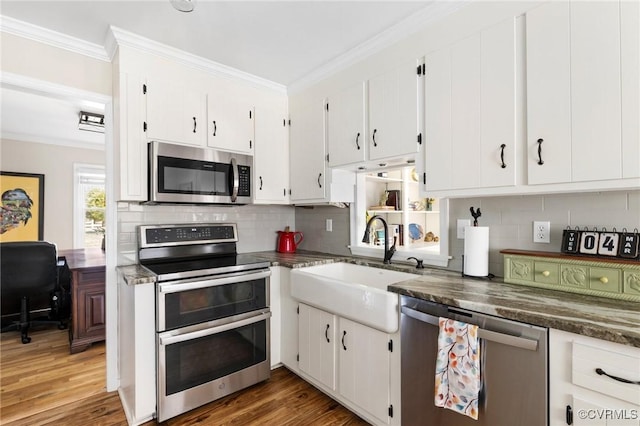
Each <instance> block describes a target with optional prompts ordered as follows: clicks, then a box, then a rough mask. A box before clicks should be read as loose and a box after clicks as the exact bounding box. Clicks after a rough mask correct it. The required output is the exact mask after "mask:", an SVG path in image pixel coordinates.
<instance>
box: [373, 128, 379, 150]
mask: <svg viewBox="0 0 640 426" xmlns="http://www.w3.org/2000/svg"><path fill="white" fill-rule="evenodd" d="M377 131H378V129H373V136H372V138H373V146H378V144H377V143H376V132H377Z"/></svg>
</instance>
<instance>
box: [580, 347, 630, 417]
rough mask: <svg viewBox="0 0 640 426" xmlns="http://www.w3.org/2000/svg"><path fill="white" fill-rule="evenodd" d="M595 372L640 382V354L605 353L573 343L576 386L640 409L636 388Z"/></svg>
mask: <svg viewBox="0 0 640 426" xmlns="http://www.w3.org/2000/svg"><path fill="white" fill-rule="evenodd" d="M616 346H617V345H616ZM624 349H628V348H624ZM596 369H601V370H603V371H604V372H605V373H607V374H609V375H611V376H615V377H619V378H623V379H626V380H632V381H637V380H640V354H639V353H637V351H636V353H633V354H632V353H631V351H629V350H626V351H623V350H616V349H614V348H612V349H608V348H607V349H604V348H599V347H595V346H590V345H585V344H582V343H578V342H573V345H572V359H571V381H572V383H573V384H575V385H577V386H581V387H583V388H586V389H589V390H592V391H594V392H599V393H601V394H604V395H608V396H611V397H613V398H617V399H620V400H623V401H627V402H630V403H632V404H634V405H638V406H640V392H639V391H638V385H637V384H631V383H623V382H620V381H618V380H615V379H613V378H611V377H608V376H606V375H604V374H602V375H600V374H598V373H596Z"/></svg>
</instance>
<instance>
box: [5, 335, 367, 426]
mask: <svg viewBox="0 0 640 426" xmlns="http://www.w3.org/2000/svg"><path fill="white" fill-rule="evenodd" d="M67 333H68V331H67V330H57V329H55V328H49V329H42V330H37V329H36V330H34V331H32V332H31V333H29V335H30V336H32V338H33V339H32V341H31V343H29V344H27V345H23V344H22V343H21V342H20V334H19V333H14V332H9V333H2V335H1V339H0V388H1V390H0V424H2V425H4V426H18V425H20V426H22V425H52V426H53V425H65V426H85V425H104V426H120V425H123V426H125V425H127V420H126V417H125V414H124V411H123V409H122V405H121V404H120V398H119V397H118V394H117V392H109V393H107V392H106V390H105V345H104V343H98V344H94V345H93V346H92V347H90V348H89V349H87V350H86V351H84V352H80V353H77V354H73V355H71V354H69V341H68V334H67ZM194 423H199V424H203V425H216V426H218V425H219V426H224V425H278V426H285V425H286V426H294V425H367V424H368V423H367V422H365V421H364V420H362V419H360V418H359V417H358V416H356V415H355V414H353V413H351V412H350V411H349V410H347V409H346V408H344V407H343V406H342V405H340V404H339V403H337V402H335V401H334V400H332V399H331V398H329V397H328V396H326V395H325V394H323V393H322V392H320V391H318V390H316V389H315V388H314V387H312V386H311V385H309V384H308V383H307V382H305V381H304V380H302V379H300V378H299V377H297V376H296V375H295V374H293V373H291V372H290V371H289V370H287V369H286V368H278V369H276V370H274V371H273V372H272V374H271V379H270V380H268V381H266V382H263V383H260V384H257V385H255V386H253V387H251V388H249V389H245V390H244V391H241V392H237V393H235V394H233V395H230V396H228V397H226V398H222V399H219V400H217V401H214V402H212V403H209V404H207V405H204V406H202V407H200V408H196V409H195V410H192V411H189V412H188V413H185V414H183V415H181V416H178V417H174V418H173V419H169V420H167V421H166V422H164V423H163V424H164V425H167V426H181V425H192V424H194ZM155 424H156V422H155V421H150V422H147V423H145V426H150V425H155Z"/></svg>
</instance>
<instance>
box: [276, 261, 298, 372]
mask: <svg viewBox="0 0 640 426" xmlns="http://www.w3.org/2000/svg"><path fill="white" fill-rule="evenodd" d="M271 272H272V273H273V274H272V275H271V282H273V281H274V280H275V279H279V281H280V283H279V284H280V362H282V364H283V365H284V366H285V367H287V368H288V369H289V370H291V371H293V372H295V373H297V372H298V302H297V301H296V300H294V299H293V298H292V297H291V269H289V268H285V267H284V266H274V267H272V268H271ZM272 310H273V309H272ZM272 321H273V318H272ZM272 342H273V340H272ZM272 353H273V352H272Z"/></svg>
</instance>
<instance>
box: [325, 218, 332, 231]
mask: <svg viewBox="0 0 640 426" xmlns="http://www.w3.org/2000/svg"><path fill="white" fill-rule="evenodd" d="M325 229H326V231H327V232H333V219H327V220H326V221H325Z"/></svg>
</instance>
